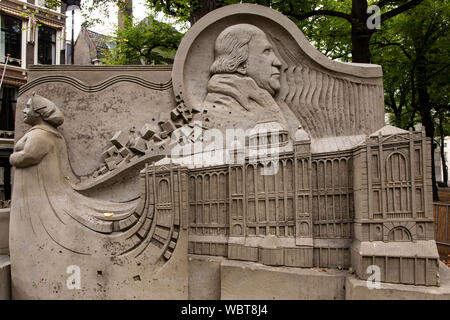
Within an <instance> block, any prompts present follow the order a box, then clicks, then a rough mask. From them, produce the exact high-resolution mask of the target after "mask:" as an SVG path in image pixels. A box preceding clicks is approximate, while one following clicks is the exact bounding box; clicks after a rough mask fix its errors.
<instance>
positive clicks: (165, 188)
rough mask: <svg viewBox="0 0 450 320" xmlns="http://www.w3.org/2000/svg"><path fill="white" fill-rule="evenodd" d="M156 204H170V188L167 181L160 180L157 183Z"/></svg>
mask: <svg viewBox="0 0 450 320" xmlns="http://www.w3.org/2000/svg"><path fill="white" fill-rule="evenodd" d="M158 200H159V201H158V202H159V203H169V202H170V187H169V181H167V180H166V179H162V180H161V181H160V182H159V190H158Z"/></svg>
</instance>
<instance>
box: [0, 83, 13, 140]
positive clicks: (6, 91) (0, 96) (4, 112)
mask: <svg viewBox="0 0 450 320" xmlns="http://www.w3.org/2000/svg"><path fill="white" fill-rule="evenodd" d="M0 102H1V104H0V130H6V131H14V119H15V114H16V103H17V88H15V87H9V86H5V85H3V86H2V88H1V89H0Z"/></svg>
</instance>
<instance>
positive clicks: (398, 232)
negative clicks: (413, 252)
mask: <svg viewBox="0 0 450 320" xmlns="http://www.w3.org/2000/svg"><path fill="white" fill-rule="evenodd" d="M388 236H389V241H412V237H411V233H410V232H409V231H408V229H406V228H405V227H395V228H393V229H392V230H391V231H389V235H388Z"/></svg>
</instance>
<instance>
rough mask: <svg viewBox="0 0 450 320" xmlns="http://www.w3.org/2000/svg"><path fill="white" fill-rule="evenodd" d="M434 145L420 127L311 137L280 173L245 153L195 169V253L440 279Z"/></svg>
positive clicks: (283, 158)
mask: <svg viewBox="0 0 450 320" xmlns="http://www.w3.org/2000/svg"><path fill="white" fill-rule="evenodd" d="M429 147H430V146H429V142H427V140H426V138H425V136H424V133H423V132H406V131H403V132H400V130H396V133H391V134H387V135H386V134H385V133H384V134H383V133H382V132H380V135H377V134H375V135H372V136H370V137H368V138H367V140H366V141H365V142H364V143H362V144H360V145H359V146H357V147H355V148H354V149H352V150H350V151H343V152H334V153H331V154H311V152H310V150H309V149H310V148H309V141H297V142H295V146H294V151H293V152H290V153H284V154H281V155H280V158H279V160H278V161H279V166H278V171H277V173H276V174H274V175H264V172H263V170H264V167H267V166H268V165H269V166H270V162H269V163H264V161H260V162H258V163H249V159H248V158H247V159H246V162H245V164H242V165H221V166H215V167H208V168H202V169H191V170H189V172H188V176H189V183H188V191H187V192H188V197H187V198H188V199H189V247H188V248H189V249H188V250H189V253H191V254H200V255H217V256H223V257H226V258H229V259H235V260H246V261H253V262H260V263H263V264H266V265H273V266H291V267H316V266H317V267H327V268H349V267H354V268H356V272H357V274H358V275H359V276H360V277H363V278H364V277H367V276H368V275H367V273H366V269H367V267H368V266H370V265H377V266H380V268H381V271H382V275H383V276H382V281H386V282H392V283H407V284H415V285H438V284H439V279H438V269H439V265H438V259H437V258H436V257H434V256H433V255H432V254H430V253H431V252H432V251H431V250H428V249H431V248H428V243H427V240H433V239H434V234H433V213H432V210H429V208H431V206H429V205H427V204H429V203H430V202H431V199H430V192H429V188H430V185H429V184H427V181H428V180H429V177H430V174H431V171H430V170H431V169H430V168H429V166H427V165H426V164H427V163H430V161H429V159H428V158H427V155H428V154H429V152H428V151H429ZM421 241H423V242H424V243H423V245H421V244H420V242H421ZM398 242H402V245H405V244H406V243H409V244H410V247H411V248H413V247H417V246H418V247H421V246H422V249H423V250H422V249H419V250H415V251H414V255H415V256H414V257H411V256H410V255H411V254H412V252H411V251H409V250H406V251H404V250H405V249H401V250H397V249H396V243H398ZM365 245H368V246H369V247H374V246H377V245H378V246H384V247H385V248H384V249H385V250H384V251H385V254H380V252H379V251H377V252H376V253H374V254H367V253H366V252H365V250H364V249H363V248H361V246H365ZM402 247H403V246H402ZM403 248H404V247H403ZM412 250H414V249H412ZM369 251H370V250H369ZM375 251H376V250H374V252H375Z"/></svg>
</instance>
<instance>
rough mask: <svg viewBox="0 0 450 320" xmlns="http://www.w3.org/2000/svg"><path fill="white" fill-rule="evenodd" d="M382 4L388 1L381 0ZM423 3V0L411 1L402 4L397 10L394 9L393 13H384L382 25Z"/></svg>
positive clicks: (381, 17)
mask: <svg viewBox="0 0 450 320" xmlns="http://www.w3.org/2000/svg"><path fill="white" fill-rule="evenodd" d="M381 2H386V1H383V0H381ZM421 2H423V0H411V1H409V2H407V3H405V4H402V5H401V6H399V7H397V8H395V9H392V10H391V11H388V12H385V13H383V14H382V15H381V16H380V19H381V23H383V22H384V21H386V20H387V19H390V18H392V17H395V16H396V15H399V14H400V13H402V12H405V11H406V10H409V9H411V8H414V7H415V6H417V5H419V4H420V3H421Z"/></svg>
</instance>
